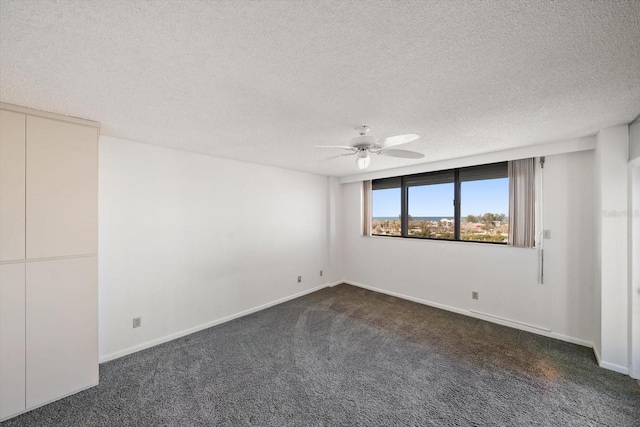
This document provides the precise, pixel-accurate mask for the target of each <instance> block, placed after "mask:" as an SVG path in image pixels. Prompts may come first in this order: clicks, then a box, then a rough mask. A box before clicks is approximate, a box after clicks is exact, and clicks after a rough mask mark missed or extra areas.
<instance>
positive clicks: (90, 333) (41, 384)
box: [26, 256, 98, 408]
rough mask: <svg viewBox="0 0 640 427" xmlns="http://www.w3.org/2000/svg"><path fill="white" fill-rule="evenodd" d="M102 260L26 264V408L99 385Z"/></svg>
mask: <svg viewBox="0 0 640 427" xmlns="http://www.w3.org/2000/svg"><path fill="white" fill-rule="evenodd" d="M97 277H98V260H97V258H96V257H94V256H92V257H85V258H70V259H60V260H51V261H38V262H29V263H27V280H26V283H27V287H26V306H27V307H28V314H27V328H26V337H27V339H26V349H27V352H26V353H27V354H26V360H27V367H28V369H27V381H26V384H27V408H32V407H36V406H39V405H42V404H43V403H47V402H50V401H52V400H54V399H56V398H57V397H60V396H66V395H68V394H71V393H73V392H75V391H78V390H81V389H83V388H86V387H87V386H90V385H95V384H97V383H98V364H97V360H98V336H97V334H96V331H97V329H98V316H97V314H98V313H97V307H98V286H97Z"/></svg>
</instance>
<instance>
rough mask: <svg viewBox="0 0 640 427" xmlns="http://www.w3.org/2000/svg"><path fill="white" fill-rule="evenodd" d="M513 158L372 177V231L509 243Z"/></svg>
mask: <svg viewBox="0 0 640 427" xmlns="http://www.w3.org/2000/svg"><path fill="white" fill-rule="evenodd" d="M507 173H508V168H507V162H500V163H492V164H488V165H481V166H473V167H468V168H460V169H450V170H445V171H437V172H428V173H422V174H416V175H406V176H401V177H394V178H385V179H378V180H374V181H372V186H371V188H372V212H373V213H372V223H371V225H372V227H371V234H373V235H378V236H397V237H411V238H423V239H441V240H465V241H473V242H489V243H505V244H506V243H507V242H508V238H509V218H508V212H509V178H508V177H507Z"/></svg>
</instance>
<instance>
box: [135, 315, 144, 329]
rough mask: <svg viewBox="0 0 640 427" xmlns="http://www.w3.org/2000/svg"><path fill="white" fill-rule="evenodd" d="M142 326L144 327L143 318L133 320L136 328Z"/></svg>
mask: <svg viewBox="0 0 640 427" xmlns="http://www.w3.org/2000/svg"><path fill="white" fill-rule="evenodd" d="M140 326H142V317H134V318H133V327H134V328H139V327H140Z"/></svg>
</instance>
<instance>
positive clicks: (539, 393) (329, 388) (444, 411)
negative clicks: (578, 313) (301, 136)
mask: <svg viewBox="0 0 640 427" xmlns="http://www.w3.org/2000/svg"><path fill="white" fill-rule="evenodd" d="M639 421H640V387H639V386H638V384H637V383H636V382H635V381H634V380H632V379H631V378H629V377H628V376H624V375H621V374H617V373H614V372H611V371H607V370H605V369H601V368H599V367H598V366H597V365H596V363H595V360H594V357H593V353H592V351H591V349H588V348H584V347H580V346H576V345H572V344H567V343H564V342H561V341H557V340H553V339H549V338H544V337H540V336H537V335H533V334H529V333H526V332H521V331H518V330H515V329H510V328H506V327H502V326H499V325H495V324H492V323H488V322H484V321H480V320H477V319H473V318H470V317H465V316H461V315H457V314H453V313H449V312H446V311H442V310H438V309H434V308H431V307H426V306H423V305H419V304H415V303H412V302H408V301H403V300H400V299H397V298H393V297H389V296H386V295H381V294H377V293H374V292H370V291H366V290H363V289H359V288H354V287H351V286H347V285H340V286H337V287H335V288H331V289H324V290H321V291H319V292H316V293H313V294H310V295H307V296H305V297H302V298H298V299H296V300H293V301H289V302H287V303H284V304H281V305H278V306H276V307H272V308H269V309H267V310H264V311H261V312H259V313H255V314H252V315H250V316H246V317H243V318H241V319H237V320H234V321H232V322H229V323H226V324H223V325H220V326H216V327H213V328H210V329H207V330H205V331H201V332H198V333H195V334H192V335H189V336H187V337H184V338H181V339H178V340H175V341H172V342H170V343H166V344H163V345H160V346H158V347H154V348H151V349H148V350H145V351H142V352H139V353H136V354H133V355H130V356H127V357H124V358H121V359H118V360H115V361H112V362H109V363H105V364H103V365H101V366H100V385H99V386H97V387H94V388H93V389H90V390H87V391H84V392H82V393H79V394H76V395H74V396H71V397H68V398H66V399H63V400H60V401H58V402H55V403H53V404H50V405H48V406H45V407H43V408H40V409H37V410H35V411H32V412H29V413H27V414H24V415H22V416H20V417H17V418H14V419H12V420H9V421H7V422H5V423H3V427H5V426H6V427H11V426H68V427H71V426H211V425H255V426H349V425H362V426H376V425H384V426H388V425H409V426H428V425H434V426H472V425H473V426H477V425H508V426H518V425H536V426H539V425H549V426H599V425H606V426H632V425H633V426H638V425H640V424H639Z"/></svg>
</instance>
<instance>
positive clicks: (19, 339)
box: [0, 263, 25, 420]
mask: <svg viewBox="0 0 640 427" xmlns="http://www.w3.org/2000/svg"><path fill="white" fill-rule="evenodd" d="M24 279H25V264H24V263H15V264H5V265H0V420H1V419H4V418H6V417H9V416H11V415H14V414H18V413H20V412H22V411H24V410H25V316H24V315H25V304H24V302H25V295H24V293H25V288H24V285H25V280H24Z"/></svg>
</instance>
